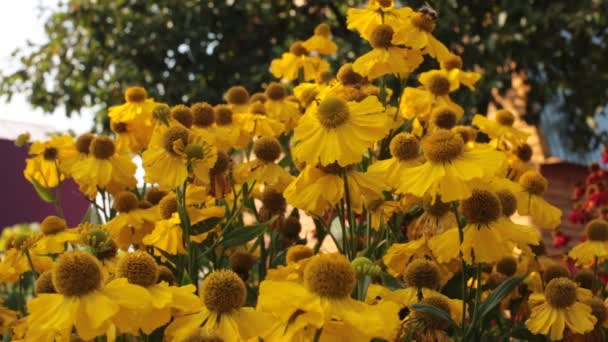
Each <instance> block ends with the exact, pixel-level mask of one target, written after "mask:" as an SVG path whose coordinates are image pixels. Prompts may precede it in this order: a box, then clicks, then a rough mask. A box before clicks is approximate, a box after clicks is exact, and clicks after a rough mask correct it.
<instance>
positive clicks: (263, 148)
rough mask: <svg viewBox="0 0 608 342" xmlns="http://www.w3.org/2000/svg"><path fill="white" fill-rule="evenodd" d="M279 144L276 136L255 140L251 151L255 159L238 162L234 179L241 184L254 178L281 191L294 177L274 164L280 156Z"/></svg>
mask: <svg viewBox="0 0 608 342" xmlns="http://www.w3.org/2000/svg"><path fill="white" fill-rule="evenodd" d="M281 150H282V148H281V144H280V143H279V141H278V140H277V139H276V138H273V137H262V138H260V139H258V140H256V141H255V143H254V145H253V153H254V154H255V156H256V158H257V159H254V160H252V161H249V162H246V163H242V164H239V165H238V166H237V168H236V170H235V171H234V180H235V182H236V183H237V184H243V183H246V182H248V181H250V180H256V181H257V182H258V183H259V184H266V185H269V186H272V187H273V188H276V189H277V190H279V191H283V190H284V189H285V187H287V185H288V184H289V183H291V182H292V180H293V179H294V177H293V176H292V175H291V174H289V172H287V170H285V169H284V168H283V167H281V166H279V165H277V164H275V161H277V160H278V159H279V158H280V156H281V152H282V151H281Z"/></svg>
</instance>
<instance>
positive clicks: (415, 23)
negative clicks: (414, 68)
mask: <svg viewBox="0 0 608 342" xmlns="http://www.w3.org/2000/svg"><path fill="white" fill-rule="evenodd" d="M436 19H437V13H435V11H434V10H433V9H431V8H428V7H424V8H423V9H421V10H420V11H419V12H415V13H413V14H412V15H409V16H408V17H407V20H405V21H404V22H403V23H402V25H400V26H399V29H397V30H396V31H395V37H394V38H393V42H394V43H395V44H404V45H406V46H409V47H411V48H413V49H417V50H422V51H423V52H424V53H428V54H429V55H431V57H433V58H435V59H437V60H438V61H439V62H443V61H445V60H446V59H448V58H449V57H450V56H451V54H450V51H449V50H448V48H446V47H445V45H443V43H441V42H440V41H438V40H437V39H436V38H435V37H434V36H433V34H432V33H433V31H434V30H435V21H436Z"/></svg>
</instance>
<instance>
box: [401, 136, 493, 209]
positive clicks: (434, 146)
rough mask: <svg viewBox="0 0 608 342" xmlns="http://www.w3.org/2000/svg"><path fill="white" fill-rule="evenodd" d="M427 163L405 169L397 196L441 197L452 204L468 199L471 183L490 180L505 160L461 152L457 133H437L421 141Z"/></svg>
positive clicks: (485, 153)
mask: <svg viewBox="0 0 608 342" xmlns="http://www.w3.org/2000/svg"><path fill="white" fill-rule="evenodd" d="M422 151H423V153H424V156H425V158H426V160H427V161H426V162H425V163H424V164H422V165H420V166H415V167H411V168H407V169H404V170H403V171H402V172H401V177H402V180H401V182H400V186H399V188H398V189H397V192H398V193H404V194H407V193H409V194H412V195H414V196H417V197H424V196H425V195H429V196H431V197H432V198H433V199H434V198H435V197H436V196H437V195H440V196H441V199H442V201H444V202H451V201H455V200H460V199H465V198H467V197H469V196H470V195H471V185H470V184H469V183H470V181H471V180H474V179H480V178H485V177H490V176H493V175H494V174H495V173H496V172H497V171H498V170H499V169H500V167H501V165H502V164H503V162H504V160H505V156H504V154H503V153H502V152H499V151H494V150H473V151H465V150H464V141H463V140H462V138H461V137H460V135H457V134H456V133H454V132H452V131H448V130H443V129H440V130H436V131H435V132H433V133H430V134H429V135H427V136H426V138H425V139H423V141H422Z"/></svg>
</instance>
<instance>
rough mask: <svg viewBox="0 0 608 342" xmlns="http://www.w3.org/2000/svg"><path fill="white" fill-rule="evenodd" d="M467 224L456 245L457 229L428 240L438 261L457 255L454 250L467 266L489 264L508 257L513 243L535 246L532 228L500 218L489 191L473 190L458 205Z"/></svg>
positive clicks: (536, 234)
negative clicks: (460, 240) (460, 253)
mask: <svg viewBox="0 0 608 342" xmlns="http://www.w3.org/2000/svg"><path fill="white" fill-rule="evenodd" d="M461 210H462V213H463V215H464V216H465V217H466V219H467V225H466V226H465V227H464V229H463V235H464V236H463V241H462V245H460V246H459V244H460V243H459V239H458V238H457V236H458V229H457V228H452V229H450V230H448V231H446V232H444V233H442V234H440V235H438V236H435V237H433V238H431V239H430V241H429V246H430V247H431V249H432V251H433V254H434V255H437V259H438V260H439V261H440V262H448V261H449V260H452V259H453V258H455V257H457V256H458V250H459V249H460V251H461V252H462V257H463V258H464V260H465V261H466V262H468V263H469V264H473V263H486V262H487V263H492V262H496V261H499V260H500V259H502V258H503V257H504V256H507V255H511V254H512V251H513V245H512V244H513V243H515V244H519V245H528V244H532V245H537V244H538V243H539V240H540V234H539V232H538V231H537V230H536V229H534V228H533V227H528V226H523V225H518V224H515V223H513V222H511V221H510V220H509V219H508V218H506V217H504V216H503V213H502V204H501V201H500V198H499V197H498V196H497V195H496V194H495V193H493V192H490V191H486V190H478V189H477V190H473V193H472V195H471V197H470V198H468V199H466V200H464V201H463V202H462V204H461Z"/></svg>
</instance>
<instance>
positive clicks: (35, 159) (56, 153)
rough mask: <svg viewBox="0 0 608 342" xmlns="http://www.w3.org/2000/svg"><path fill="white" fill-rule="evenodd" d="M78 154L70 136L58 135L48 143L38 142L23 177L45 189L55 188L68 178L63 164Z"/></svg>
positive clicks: (27, 162)
mask: <svg viewBox="0 0 608 342" xmlns="http://www.w3.org/2000/svg"><path fill="white" fill-rule="evenodd" d="M75 154H76V151H75V149H74V139H73V138H72V137H71V136H69V135H56V136H53V137H51V139H50V140H48V141H36V142H34V143H33V144H32V145H31V146H30V149H29V155H30V156H31V157H30V158H28V159H26V165H25V170H24V171H23V175H24V176H25V178H26V179H27V180H28V181H30V182H33V181H36V182H37V183H38V184H40V185H42V186H43V187H45V188H54V187H56V186H57V185H59V183H60V182H61V181H62V180H63V179H64V178H65V177H66V171H67V170H65V169H64V165H63V163H64V162H65V160H66V159H69V158H70V157H73V156H74V155H75Z"/></svg>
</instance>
